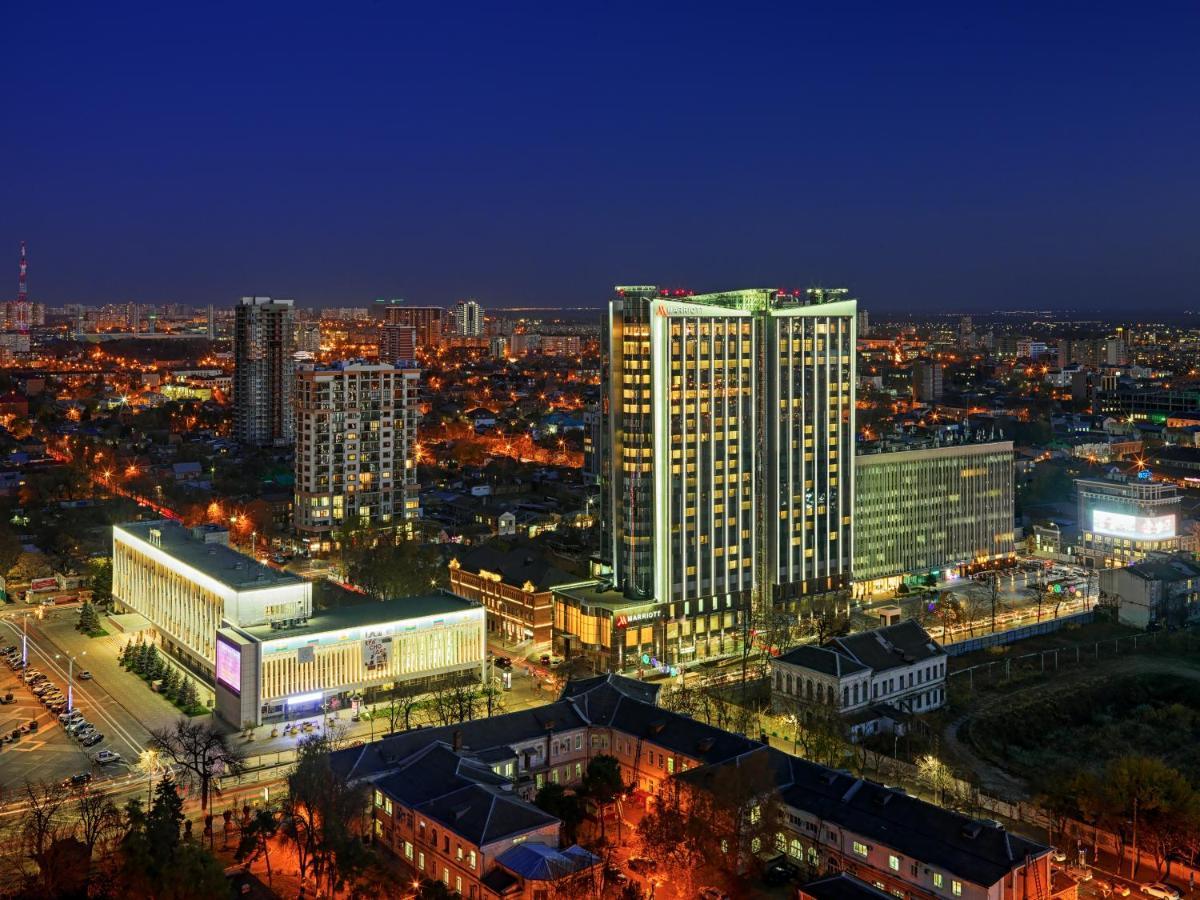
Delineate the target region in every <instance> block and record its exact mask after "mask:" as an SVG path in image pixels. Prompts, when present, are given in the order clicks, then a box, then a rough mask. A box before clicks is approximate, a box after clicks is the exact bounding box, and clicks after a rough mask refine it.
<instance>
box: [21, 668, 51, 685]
mask: <svg viewBox="0 0 1200 900" xmlns="http://www.w3.org/2000/svg"><path fill="white" fill-rule="evenodd" d="M45 677H46V676H45V675H43V674H42V673H41V672H39V671H38V670H37V669H26V670H25V674H24V675H22V676H21V680H22V681H24V682H25V683H26V684H33V683H34V682H35V681H41V680H42V679H43V678H45Z"/></svg>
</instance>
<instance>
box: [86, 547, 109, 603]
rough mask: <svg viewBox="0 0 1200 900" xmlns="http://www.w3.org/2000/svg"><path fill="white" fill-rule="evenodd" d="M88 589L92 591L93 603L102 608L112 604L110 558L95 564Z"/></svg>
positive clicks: (93, 564)
mask: <svg viewBox="0 0 1200 900" xmlns="http://www.w3.org/2000/svg"><path fill="white" fill-rule="evenodd" d="M91 565H92V575H91V578H89V579H88V587H90V588H91V589H92V602H93V603H96V604H99V605H100V606H108V605H110V604H111V603H112V560H111V559H109V558H108V557H105V558H104V559H101V560H99V561H98V562H93V563H92V564H91Z"/></svg>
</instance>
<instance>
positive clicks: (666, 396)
mask: <svg viewBox="0 0 1200 900" xmlns="http://www.w3.org/2000/svg"><path fill="white" fill-rule="evenodd" d="M617 290H618V296H617V297H616V298H615V299H614V300H613V301H612V302H611V305H610V308H609V317H608V324H607V329H606V332H607V333H606V339H607V345H608V352H609V368H608V384H607V396H606V401H607V409H606V420H605V439H606V441H607V443H608V447H607V448H606V453H605V460H606V471H605V473H604V493H605V496H604V502H605V507H606V509H605V520H606V521H605V524H606V534H605V548H604V549H605V555H606V556H608V557H609V558H610V561H611V563H612V567H613V577H614V581H615V585H616V586H617V587H618V588H619V589H620V590H622V591H623V592H624V594H625V595H626V596H627V597H630V598H639V599H640V598H646V599H652V600H654V601H656V602H659V603H663V602H670V603H678V602H680V601H684V602H686V601H689V600H690V601H694V602H695V603H696V604H697V606H698V611H706V609H709V610H712V611H713V612H717V611H720V610H727V609H731V608H732V609H744V608H746V607H747V606H748V605H749V604H750V602H751V601H753V600H759V601H760V602H762V603H764V604H765V603H770V604H772V605H775V606H782V607H786V608H789V609H796V610H801V609H802V608H803V602H802V601H803V598H805V597H808V596H812V595H816V594H822V593H825V592H828V591H835V590H840V589H842V588H846V587H848V586H849V584H850V568H851V560H852V556H853V547H852V537H851V511H852V505H853V497H854V483H853V480H854V397H855V387H854V383H855V375H854V369H855V362H854V361H855V312H856V310H855V305H856V304H855V301H854V300H852V299H849V298H848V297H847V296H846V291H845V290H842V289H839V290H822V289H812V290H809V291H806V292H797V293H787V292H783V291H776V290H744V291H728V292H723V293H717V294H703V295H693V294H686V293H682V292H677V293H671V292H665V291H661V290H659V289H657V288H654V287H622V288H618V289H617ZM694 611H697V610H690V609H689V610H688V613H687V614H690V613H692V612H694Z"/></svg>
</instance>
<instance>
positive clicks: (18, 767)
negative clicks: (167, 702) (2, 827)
mask: <svg viewBox="0 0 1200 900" xmlns="http://www.w3.org/2000/svg"><path fill="white" fill-rule="evenodd" d="M40 624H45V623H40ZM81 638H82V636H81ZM82 639H83V640H87V638H82ZM12 645H15V646H16V647H17V648H18V652H17V655H18V657H19V656H20V648H21V646H22V636H21V626H20V625H19V624H17V623H16V622H14V621H13V619H12V618H10V617H6V618H5V619H4V620H3V621H2V622H0V647H8V646H12ZM27 654H28V667H27V668H28V669H30V670H37V671H40V672H41V673H43V674H44V675H45V676H46V678H47V679H48V680H49V681H50V682H52V683H53V684H54V685H55V686H56V687H57V688H58V689H59V690H60V691H61V692H62V693H63V694H64V695H65V694H67V690H68V681H69V679H68V671H69V669H70V666H69V664H68V661H67V659H66V655H65V652H64V651H61V650H60V649H59V648H57V647H56V646H55V645H53V644H51V643H50V642H49V641H48V640H47V638H46V636H45V635H44V634H42V633H41V631H39V630H38V629H37V628H35V627H33V626H31V627H30V628H29V634H28V641H27ZM77 658H81V657H78V656H77ZM82 671H84V668H83V666H78V667H76V669H75V674H76V676H78V674H79V673H80V672H82ZM120 674H121V675H122V676H124V677H126V678H131V679H132V676H130V675H128V673H125V672H121V673H120ZM108 681H109V685H108V686H109V687H112V686H114V685H113V681H112V678H111V677H110V678H109V679H108ZM32 687H33V686H32V685H29V684H26V683H25V682H24V680H23V678H22V676H21V674H20V672H19V671H14V670H13V669H12V668H11V667H10V666H9V665H8V664H7V663H0V697H4V696H6V695H7V694H10V693H11V694H12V695H13V702H12V703H6V704H4V705H3V706H0V735H9V736H11V734H12V731H13V730H14V729H16V730H18V731H19V729H20V728H21V726H25V727H26V728H29V726H30V723H32V722H36V723H37V729H36V731H32V730H31V731H29V732H28V733H24V734H20V735H19V737H18V739H17V740H15V741H12V742H9V743H3V744H0V760H2V761H3V762H2V764H0V789H2V790H3V791H4V792H5V793H9V794H11V793H12V792H14V791H19V790H20V789H21V787H22V786H23V785H24V783H25V782H26V781H31V782H38V781H61V780H63V779H65V778H68V777H70V776H71V775H75V774H78V773H81V772H85V771H90V772H92V773H93V775H94V776H95V777H97V778H100V779H106V780H107V779H113V778H117V777H122V776H125V775H127V774H128V773H129V767H130V765H131V763H132V762H134V761H136V760H137V758H138V755H139V754H140V752H141V750H142V748H143V747H144V746H145V744H146V739H147V737H148V731H147V729H146V727H145V725H144V724H142V723H139V722H137V720H136V718H135V717H134V716H133V715H132V714H130V713H129V712H128V711H127V710H124V709H123V708H122V707H121V706H120V704H119V703H118V702H117V700H116V699H115V698H114V697H113V696H112V695H111V694H110V693H109V692H108V689H107V688H106V686H105V685H104V684H103V683H102V679H101V678H99V677H97V678H93V679H89V680H80V679H79V678H78V677H76V679H75V681H74V683H73V684H72V685H71V691H70V699H71V704H72V708H74V709H78V710H79V711H80V712H81V713H82V714H83V716H84V718H85V719H86V720H87V721H88V722H90V723H91V724H93V725H94V726H95V728H96V731H97V732H99V733H100V734H101V735H103V738H102V740H100V741H98V742H96V743H95V744H94V745H93V746H90V747H85V746H83V745H82V744H81V742H80V741H78V740H76V739H75V738H73V737H71V736H70V735H68V734H67V732H66V730H65V728H64V726H63V724H61V723H60V722H59V721H58V716H57V715H56V714H55V713H53V712H51V711H50V710H49V709H47V708H46V706H45V705H44V704H43V703H42V702H41V701H40V700H39V699H38V697H37V696H36V695H35V694H34V692H33V690H32ZM131 687H132V686H131ZM137 687H140V688H141V690H143V691H144V692H146V693H149V691H148V690H147V689H146V688H145V687H144V686H140V685H139V686H137ZM155 699H159V700H160V702H162V701H161V699H160V698H155ZM106 749H107V750H111V751H114V752H116V753H118V754H120V756H121V758H122V760H121V761H120V762H118V763H111V764H107V765H103V766H100V765H98V764H96V762H95V757H96V755H97V754H98V753H99V752H100V751H102V750H106Z"/></svg>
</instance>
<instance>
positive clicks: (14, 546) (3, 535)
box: [0, 522, 24, 575]
mask: <svg viewBox="0 0 1200 900" xmlns="http://www.w3.org/2000/svg"><path fill="white" fill-rule="evenodd" d="M23 552H24V548H23V547H22V544H21V539H20V537H18V536H17V533H16V532H15V531H13V530H12V528H10V527H9V525H8V523H7V522H0V575H8V573H9V570H10V569H12V567H13V566H15V565H16V564H17V560H18V559H20V558H21V554H22V553H23Z"/></svg>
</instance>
